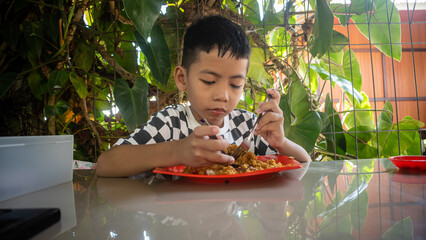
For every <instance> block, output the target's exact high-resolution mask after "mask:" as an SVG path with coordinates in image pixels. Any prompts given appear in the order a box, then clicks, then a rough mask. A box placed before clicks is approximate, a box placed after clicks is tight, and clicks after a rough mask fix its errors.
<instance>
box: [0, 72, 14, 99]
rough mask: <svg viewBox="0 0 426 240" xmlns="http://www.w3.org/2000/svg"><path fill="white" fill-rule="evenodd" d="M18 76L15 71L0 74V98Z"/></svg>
mask: <svg viewBox="0 0 426 240" xmlns="http://www.w3.org/2000/svg"><path fill="white" fill-rule="evenodd" d="M17 76H18V74H17V73H15V72H7V73H2V74H0V98H2V97H3V95H4V94H5V93H6V92H7V90H9V88H10V87H11V86H12V84H13V82H14V81H15V79H16V77H17Z"/></svg>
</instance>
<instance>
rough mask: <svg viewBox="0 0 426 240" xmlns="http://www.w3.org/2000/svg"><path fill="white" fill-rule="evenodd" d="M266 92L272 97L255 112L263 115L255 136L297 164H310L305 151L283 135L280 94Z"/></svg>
mask: <svg viewBox="0 0 426 240" xmlns="http://www.w3.org/2000/svg"><path fill="white" fill-rule="evenodd" d="M266 91H267V93H268V94H270V95H271V96H272V100H271V101H268V102H265V103H262V104H260V105H259V108H258V109H257V110H256V111H257V113H258V114H260V113H262V112H265V113H264V116H263V118H262V119H261V120H260V121H259V124H258V125H257V127H256V131H255V134H256V135H259V134H260V135H261V136H262V137H263V138H264V139H265V140H266V141H267V142H268V143H269V145H270V146H272V147H273V148H275V149H276V150H277V151H278V152H279V153H280V154H283V155H287V156H293V157H294V158H295V159H296V160H298V161H299V162H310V161H311V158H310V157H309V154H308V153H307V152H306V151H305V149H304V148H303V147H301V146H300V145H298V144H296V143H294V142H292V141H291V140H289V139H287V138H286V137H285V135H284V127H283V122H284V117H283V112H282V110H281V109H280V107H279V103H280V94H279V93H278V92H277V90H275V89H267V90H266Z"/></svg>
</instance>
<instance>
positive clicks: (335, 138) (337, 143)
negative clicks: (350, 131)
mask: <svg viewBox="0 0 426 240" xmlns="http://www.w3.org/2000/svg"><path fill="white" fill-rule="evenodd" d="M336 112H337V111H336V110H334V108H333V103H332V102H331V100H330V95H329V94H327V96H326V99H325V108H324V113H320V116H321V120H322V128H321V133H322V135H324V137H325V138H326V143H327V151H328V152H331V153H337V154H339V155H345V154H346V139H345V135H344V134H343V127H342V123H341V120H340V117H339V115H338V114H337V113H336Z"/></svg>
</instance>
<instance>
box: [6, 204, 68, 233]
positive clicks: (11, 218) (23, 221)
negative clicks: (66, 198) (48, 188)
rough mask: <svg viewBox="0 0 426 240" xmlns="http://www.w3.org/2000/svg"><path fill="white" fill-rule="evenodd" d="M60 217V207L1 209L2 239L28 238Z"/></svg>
mask: <svg viewBox="0 0 426 240" xmlns="http://www.w3.org/2000/svg"><path fill="white" fill-rule="evenodd" d="M60 219H61V211H60V210H59V208H22V209H18V208H16V209H0V239H28V238H31V237H33V236H34V235H36V234H37V233H40V232H41V231H43V230H45V229H46V228H48V227H50V226H51V225H53V224H54V223H56V222H58V221H59V220H60Z"/></svg>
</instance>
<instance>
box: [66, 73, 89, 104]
mask: <svg viewBox="0 0 426 240" xmlns="http://www.w3.org/2000/svg"><path fill="white" fill-rule="evenodd" d="M69 77H70V81H71V83H72V85H73V86H74V89H75V91H76V92H77V94H78V96H79V97H80V98H81V99H85V98H86V97H87V94H88V92H87V87H86V84H85V83H84V80H83V78H81V77H80V76H78V75H77V73H75V72H70V73H69Z"/></svg>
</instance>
